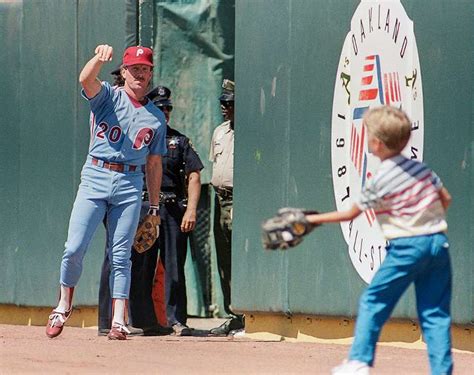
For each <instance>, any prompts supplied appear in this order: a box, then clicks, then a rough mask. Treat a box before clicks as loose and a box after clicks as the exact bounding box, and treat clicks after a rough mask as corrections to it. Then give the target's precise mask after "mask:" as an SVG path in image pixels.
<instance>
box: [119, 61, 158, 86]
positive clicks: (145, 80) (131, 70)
mask: <svg viewBox="0 0 474 375" xmlns="http://www.w3.org/2000/svg"><path fill="white" fill-rule="evenodd" d="M152 71H153V70H152V67H150V66H148V65H143V64H137V65H131V66H126V67H125V68H124V73H125V74H124V78H125V82H127V84H128V85H129V86H130V87H131V88H132V89H136V88H141V87H144V88H146V87H148V84H149V83H150V80H151V76H152Z"/></svg>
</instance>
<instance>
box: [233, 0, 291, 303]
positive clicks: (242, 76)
mask: <svg viewBox="0 0 474 375" xmlns="http://www.w3.org/2000/svg"><path fill="white" fill-rule="evenodd" d="M269 10H270V11H269ZM290 17H291V10H290V7H289V6H288V4H286V3H285V4H283V3H282V2H281V1H240V2H238V3H237V7H236V77H238V79H237V81H236V109H237V112H236V130H235V154H234V163H235V167H234V168H235V169H234V192H235V193H234V199H235V200H234V202H235V206H234V213H233V216H234V223H233V228H234V231H233V233H234V235H235V240H234V242H233V249H232V262H233V265H235V266H233V269H234V271H233V272H234V273H233V277H232V291H233V293H232V305H233V306H234V307H236V308H237V309H240V308H242V309H245V310H249V311H259V310H263V311H266V310H270V311H287V310H288V309H289V306H288V290H287V287H288V285H287V280H288V278H289V275H288V262H289V257H290V255H289V253H264V252H263V251H262V250H261V245H260V240H259V233H258V230H259V227H260V221H261V220H262V218H263V217H267V216H270V215H271V214H273V211H274V210H275V207H276V205H278V206H281V205H287V204H289V200H290V194H289V191H288V184H289V181H288V180H289V176H290V174H291V173H292V172H291V171H290V165H291V154H290V152H289V151H290V147H291V145H290V141H291V140H290V135H289V131H290V128H291V126H292V125H294V124H291V122H290V97H289V89H290V88H289V87H290V77H291V65H290V56H289V54H290V50H291V45H290V38H289V34H290ZM263 26H264V28H263V29H262V27H263Z"/></svg>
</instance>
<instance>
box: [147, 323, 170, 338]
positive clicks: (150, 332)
mask: <svg viewBox="0 0 474 375" xmlns="http://www.w3.org/2000/svg"><path fill="white" fill-rule="evenodd" d="M143 331H144V333H145V336H166V335H171V334H172V333H173V332H174V330H173V328H171V327H163V326H161V325H159V324H157V325H156V326H151V327H144V328H143Z"/></svg>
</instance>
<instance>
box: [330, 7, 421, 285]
mask: <svg viewBox="0 0 474 375" xmlns="http://www.w3.org/2000/svg"><path fill="white" fill-rule="evenodd" d="M380 105H390V106H394V107H398V108H402V109H403V110H404V111H405V112H407V114H408V115H409V117H410V118H411V120H412V135H411V139H410V142H409V143H408V145H407V147H406V148H405V150H404V151H403V153H404V155H406V156H408V157H411V158H416V159H419V160H421V159H422V156H423V131H424V130H423V92H422V86H421V71H420V63H419V60H418V50H417V47H416V41H415V35H414V32H413V22H412V21H411V20H410V19H409V18H408V16H407V14H406V12H405V10H404V9H403V6H402V5H401V4H400V1H399V0H392V1H383V2H377V1H367V0H362V1H361V3H360V4H359V7H358V8H357V10H356V12H355V14H354V16H353V18H352V21H351V30H350V31H349V33H348V34H347V36H346V39H345V41H344V46H343V49H342V53H341V58H340V61H339V67H338V71H337V76H336V84H335V89H334V102H333V113H332V137H331V142H332V143H331V159H332V176H333V184H334V195H335V199H336V205H337V208H338V210H345V209H348V208H349V207H350V206H351V205H352V204H353V203H354V201H355V200H356V199H357V197H358V195H359V193H360V190H361V189H362V188H363V187H364V185H365V183H366V182H367V180H368V179H370V178H371V177H372V176H373V174H374V172H375V170H376V169H377V167H378V165H379V160H378V159H377V158H376V157H374V156H373V155H372V154H371V153H370V152H369V150H368V148H367V134H366V131H365V129H364V126H362V116H363V114H364V112H365V111H366V110H367V109H368V108H371V107H375V106H380ZM341 228H342V232H343V235H344V239H345V241H346V242H347V244H348V250H349V254H350V257H351V260H352V263H353V265H354V267H355V268H356V270H357V272H358V273H359V275H360V276H361V277H362V279H364V281H366V282H369V281H370V280H371V278H372V276H373V274H374V273H375V271H376V270H377V269H378V267H379V266H380V264H381V262H382V260H383V259H384V257H385V240H384V238H383V236H382V232H381V230H380V227H379V225H378V223H377V220H376V217H375V214H374V212H373V211H366V212H365V213H364V214H362V215H360V216H359V217H358V218H357V219H355V220H354V221H352V222H350V223H342V224H341Z"/></svg>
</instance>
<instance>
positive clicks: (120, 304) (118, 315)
mask: <svg viewBox="0 0 474 375" xmlns="http://www.w3.org/2000/svg"><path fill="white" fill-rule="evenodd" d="M114 301H115V302H114V319H113V322H112V325H113V324H114V323H118V324H121V325H123V326H124V325H125V300H124V299H115V300H114Z"/></svg>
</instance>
